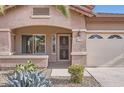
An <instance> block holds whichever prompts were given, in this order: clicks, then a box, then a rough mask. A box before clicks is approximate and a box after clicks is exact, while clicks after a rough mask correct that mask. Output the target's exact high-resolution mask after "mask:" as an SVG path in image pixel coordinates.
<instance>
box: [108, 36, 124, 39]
mask: <svg viewBox="0 0 124 93" xmlns="http://www.w3.org/2000/svg"><path fill="white" fill-rule="evenodd" d="M114 38H115V39H122V37H121V36H120V35H111V36H109V37H108V39H114Z"/></svg>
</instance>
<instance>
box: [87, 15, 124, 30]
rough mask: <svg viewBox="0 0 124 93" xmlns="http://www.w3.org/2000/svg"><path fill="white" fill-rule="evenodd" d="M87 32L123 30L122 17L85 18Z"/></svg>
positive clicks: (123, 20)
mask: <svg viewBox="0 0 124 93" xmlns="http://www.w3.org/2000/svg"><path fill="white" fill-rule="evenodd" d="M86 28H87V30H104V32H106V30H107V31H108V30H110V31H111V30H123V29H124V18H123V17H120V18H119V17H116V18H115V17H111V18H110V17H100V18H99V17H92V18H88V17H87V18H86Z"/></svg>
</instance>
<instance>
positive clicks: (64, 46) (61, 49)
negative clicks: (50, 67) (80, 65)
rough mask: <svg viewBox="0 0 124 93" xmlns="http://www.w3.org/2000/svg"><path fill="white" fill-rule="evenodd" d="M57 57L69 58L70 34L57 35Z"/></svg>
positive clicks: (66, 59)
mask: <svg viewBox="0 0 124 93" xmlns="http://www.w3.org/2000/svg"><path fill="white" fill-rule="evenodd" d="M58 59H59V61H69V60H70V34H59V35H58Z"/></svg>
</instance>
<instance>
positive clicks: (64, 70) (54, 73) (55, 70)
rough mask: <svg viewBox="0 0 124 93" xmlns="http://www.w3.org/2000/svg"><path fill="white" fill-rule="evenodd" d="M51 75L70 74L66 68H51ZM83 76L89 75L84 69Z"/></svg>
mask: <svg viewBox="0 0 124 93" xmlns="http://www.w3.org/2000/svg"><path fill="white" fill-rule="evenodd" d="M51 76H70V74H69V73H68V69H52V72H51ZM84 76H91V75H90V74H89V73H88V72H87V71H86V70H85V71H84Z"/></svg>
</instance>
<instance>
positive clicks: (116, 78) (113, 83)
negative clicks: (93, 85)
mask: <svg viewBox="0 0 124 93" xmlns="http://www.w3.org/2000/svg"><path fill="white" fill-rule="evenodd" d="M86 70H87V71H88V72H89V73H90V74H91V75H92V76H93V77H94V78H95V79H96V80H97V81H98V82H99V83H100V84H101V85H102V86H104V87H124V68H86Z"/></svg>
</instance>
